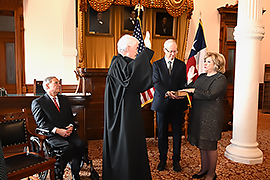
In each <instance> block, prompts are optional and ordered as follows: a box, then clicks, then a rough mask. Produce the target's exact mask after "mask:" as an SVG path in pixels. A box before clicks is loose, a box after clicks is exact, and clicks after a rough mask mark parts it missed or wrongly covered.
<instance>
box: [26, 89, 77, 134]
mask: <svg viewBox="0 0 270 180" xmlns="http://www.w3.org/2000/svg"><path fill="white" fill-rule="evenodd" d="M57 97H58V100H59V104H60V111H61V113H60V112H59V111H58V110H57V108H56V106H55V105H54V103H53V101H52V100H51V98H50V97H49V95H48V94H47V93H46V94H44V95H43V96H41V97H39V98H37V99H34V100H33V101H32V104H31V109H32V113H33V115H34V118H35V120H36V123H37V126H38V127H39V128H42V129H46V130H48V131H49V134H47V135H53V134H52V133H51V132H52V130H53V128H54V127H58V128H65V127H67V126H68V125H69V124H73V125H75V124H74V118H73V114H72V110H71V105H70V102H69V100H68V98H67V97H65V96H62V95H57Z"/></svg>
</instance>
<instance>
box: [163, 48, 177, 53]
mask: <svg viewBox="0 0 270 180" xmlns="http://www.w3.org/2000/svg"><path fill="white" fill-rule="evenodd" d="M165 50H166V51H167V52H168V53H170V54H172V53H174V54H176V53H178V51H177V50H176V51H169V50H168V49H167V48H165Z"/></svg>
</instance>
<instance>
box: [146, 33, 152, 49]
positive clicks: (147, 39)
mask: <svg viewBox="0 0 270 180" xmlns="http://www.w3.org/2000/svg"><path fill="white" fill-rule="evenodd" d="M144 45H145V46H146V47H148V48H149V49H151V41H150V32H149V31H146V35H145V38H144Z"/></svg>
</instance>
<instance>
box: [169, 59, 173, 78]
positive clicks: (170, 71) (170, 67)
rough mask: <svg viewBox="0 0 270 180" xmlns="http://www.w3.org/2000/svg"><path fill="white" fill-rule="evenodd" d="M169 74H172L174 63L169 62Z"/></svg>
mask: <svg viewBox="0 0 270 180" xmlns="http://www.w3.org/2000/svg"><path fill="white" fill-rule="evenodd" d="M169 74H170V75H171V74H172V61H169Z"/></svg>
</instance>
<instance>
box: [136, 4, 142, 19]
mask: <svg viewBox="0 0 270 180" xmlns="http://www.w3.org/2000/svg"><path fill="white" fill-rule="evenodd" d="M134 10H137V11H138V17H140V11H141V10H142V11H144V10H143V6H142V5H141V4H140V3H139V4H137V5H136V6H135V8H134Z"/></svg>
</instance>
